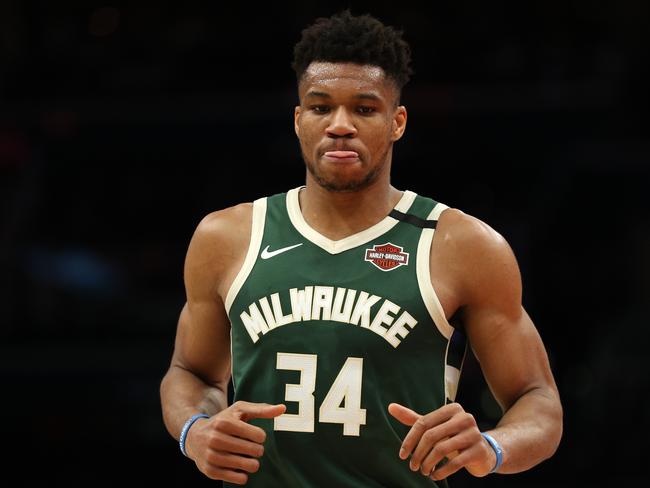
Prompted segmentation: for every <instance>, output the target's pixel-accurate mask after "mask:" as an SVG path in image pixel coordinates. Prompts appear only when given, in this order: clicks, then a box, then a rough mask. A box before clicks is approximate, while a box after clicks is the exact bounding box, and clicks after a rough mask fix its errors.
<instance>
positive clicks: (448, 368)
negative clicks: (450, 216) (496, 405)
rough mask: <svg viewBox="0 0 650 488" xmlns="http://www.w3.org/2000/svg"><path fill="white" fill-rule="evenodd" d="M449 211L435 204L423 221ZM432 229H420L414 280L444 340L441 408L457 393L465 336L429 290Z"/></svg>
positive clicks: (465, 349) (464, 349) (446, 207)
mask: <svg viewBox="0 0 650 488" xmlns="http://www.w3.org/2000/svg"><path fill="white" fill-rule="evenodd" d="M448 208H449V207H448V206H447V205H444V204H442V203H438V204H436V206H435V207H433V210H432V211H431V213H430V214H429V215H428V217H427V220H435V221H438V219H439V218H440V215H441V214H442V212H444V211H445V210H447V209H448ZM434 233H435V228H433V229H432V228H425V229H422V234H421V236H420V242H419V243H418V254H417V277H418V286H419V287H420V293H421V295H422V300H423V301H424V304H425V305H426V307H427V310H428V311H429V314H430V315H431V318H432V319H433V323H434V324H435V325H436V328H437V329H438V331H439V332H440V333H441V334H442V335H443V336H444V337H445V338H446V339H447V347H446V350H445V364H444V367H445V370H444V371H445V372H444V378H443V382H444V388H445V404H447V403H449V402H453V401H455V400H456V393H457V392H458V383H459V381H460V375H461V372H462V369H463V363H464V361H465V355H466V354H467V341H466V339H465V334H464V333H463V332H462V331H460V330H458V329H455V328H454V327H452V326H451V325H450V324H449V321H448V320H447V317H446V316H445V311H444V309H443V308H442V304H441V303H440V299H439V298H438V295H437V294H436V291H435V289H434V288H433V283H432V282H431V270H430V261H431V259H430V258H431V243H432V241H433V234H434Z"/></svg>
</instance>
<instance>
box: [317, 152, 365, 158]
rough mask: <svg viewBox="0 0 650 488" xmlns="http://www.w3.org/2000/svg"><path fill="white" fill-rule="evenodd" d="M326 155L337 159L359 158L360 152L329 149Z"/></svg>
mask: <svg viewBox="0 0 650 488" xmlns="http://www.w3.org/2000/svg"><path fill="white" fill-rule="evenodd" d="M325 156H327V157H328V158H335V159H358V158H359V153H357V152H354V151H327V152H326V153H325Z"/></svg>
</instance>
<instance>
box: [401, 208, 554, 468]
mask: <svg viewBox="0 0 650 488" xmlns="http://www.w3.org/2000/svg"><path fill="white" fill-rule="evenodd" d="M439 224H440V225H439V226H438V230H437V231H436V239H438V245H437V249H436V252H438V254H439V255H438V256H437V261H436V266H439V267H440V268H443V270H442V271H439V270H436V271H437V272H439V273H440V276H442V278H443V279H442V280H441V284H442V285H444V286H441V288H442V290H438V291H439V292H440V291H442V296H443V298H444V302H445V303H446V304H447V311H449V310H451V311H452V312H453V311H458V314H459V316H460V317H461V319H462V321H463V325H464V327H465V330H466V332H467V334H468V336H469V340H470V344H471V345H472V348H473V350H474V352H475V354H476V356H477V358H478V360H479V362H480V363H481V368H482V370H483V373H484V375H485V378H486V380H487V382H488V385H489V386H490V389H491V390H492V392H493V393H494V395H495V398H496V399H497V401H498V402H499V404H500V405H501V407H502V409H503V410H504V415H503V417H502V419H501V420H500V422H499V424H498V425H497V427H496V428H495V429H493V430H491V431H489V432H488V433H489V434H490V435H492V437H494V438H495V439H496V440H497V442H499V444H500V445H501V447H502V449H503V453H504V455H503V464H502V465H501V467H500V468H499V470H498V472H500V473H515V472H519V471H523V470H526V469H529V468H530V467H532V466H534V465H536V464H538V463H540V462H541V461H543V460H544V459H546V458H548V457H550V456H551V455H552V454H553V453H554V452H555V450H556V449H557V446H558V444H559V441H560V437H561V434H562V406H561V404H560V399H559V394H558V391H557V387H556V385H555V381H554V380H553V375H552V373H551V370H550V366H549V363H548V357H547V355H546V351H545V349H544V345H543V343H542V340H541V338H540V336H539V334H538V333H537V330H536V329H535V326H534V325H533V323H532V321H531V319H530V317H529V316H528V314H527V313H526V312H525V311H524V309H523V307H522V303H521V292H522V290H521V277H520V274H519V267H518V265H517V262H516V259H515V257H514V255H513V253H512V250H511V249H510V247H509V246H508V244H507V242H506V241H505V240H504V239H503V237H501V236H500V235H499V234H498V233H496V232H495V231H494V230H492V229H491V228H490V227H489V226H487V225H485V224H484V223H482V222H480V221H479V220H477V219H475V218H473V217H470V216H468V215H465V214H463V213H462V212H459V211H457V210H447V211H446V212H445V213H444V214H443V218H441V219H440V223H439ZM432 262H433V261H432ZM432 266H433V267H434V268H435V267H436V266H434V265H433V264H432ZM439 294H440V293H439ZM449 315H451V314H449ZM389 411H390V413H391V414H392V415H393V416H395V417H396V418H397V419H398V420H400V422H402V423H404V424H406V425H410V426H412V427H411V430H410V431H409V433H408V434H407V436H406V437H405V439H404V441H403V443H402V448H403V450H402V451H401V453H400V457H401V458H402V459H406V458H407V457H408V456H409V455H411V460H410V466H411V469H413V470H419V471H420V472H421V473H422V474H424V475H425V476H431V477H432V478H433V479H442V478H446V477H447V476H449V475H450V474H452V473H454V472H456V471H457V470H459V469H461V468H465V469H467V470H468V471H469V472H470V473H472V474H473V475H475V476H485V475H486V474H488V473H489V472H490V470H491V469H492V468H493V467H494V466H495V462H496V456H495V453H494V451H493V450H492V448H491V447H490V446H489V444H488V443H487V441H486V440H485V439H483V437H482V436H481V433H480V431H479V429H478V426H477V424H476V421H475V419H474V417H473V416H472V415H471V414H470V413H468V412H465V410H464V409H463V408H462V406H461V405H459V404H457V403H453V404H449V405H445V406H443V407H441V408H439V409H437V410H434V411H433V412H429V413H424V414H420V413H417V412H414V411H412V410H410V409H408V408H407V407H404V406H401V405H399V404H391V405H390V406H389ZM445 457H446V458H448V459H449V461H448V462H447V463H446V464H445V463H441V464H439V463H440V461H441V460H443V459H444V458H445Z"/></svg>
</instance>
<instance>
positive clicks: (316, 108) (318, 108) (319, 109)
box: [309, 105, 330, 114]
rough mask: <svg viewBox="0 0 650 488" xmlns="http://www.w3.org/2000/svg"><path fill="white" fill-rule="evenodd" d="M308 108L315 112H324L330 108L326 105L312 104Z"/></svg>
mask: <svg viewBox="0 0 650 488" xmlns="http://www.w3.org/2000/svg"><path fill="white" fill-rule="evenodd" d="M309 109H310V110H311V111H313V112H315V113H317V114H326V113H327V112H329V110H330V109H329V107H328V106H327V105H312V106H311V107H309Z"/></svg>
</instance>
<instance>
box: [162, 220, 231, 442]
mask: <svg viewBox="0 0 650 488" xmlns="http://www.w3.org/2000/svg"><path fill="white" fill-rule="evenodd" d="M220 224H221V222H220V216H219V215H218V214H213V215H210V216H208V217H206V218H205V219H203V221H202V222H201V223H200V224H199V226H198V227H197V229H196V231H195V233H194V236H193V237H192V240H191V242H190V245H189V248H188V251H187V256H186V260H185V271H184V281H185V290H186V295H187V303H186V304H185V306H184V307H183V310H182V312H181V314H180V318H179V321H178V328H177V331H176V341H175V345H174V354H173V356H172V360H171V365H170V367H169V371H168V372H167V374H166V375H165V377H164V378H163V381H162V383H161V387H160V394H161V402H162V408H163V418H164V421H165V425H166V427H167V430H168V431H169V432H170V434H171V435H172V436H174V437H175V438H176V439H178V437H179V436H180V431H181V428H182V426H183V423H184V422H185V421H186V420H187V419H188V418H189V417H190V416H191V415H193V414H195V413H198V412H203V413H207V414H208V415H213V414H215V413H217V412H219V411H221V410H223V409H224V408H226V406H227V394H228V381H229V378H230V336H229V334H230V329H229V328H230V325H229V323H228V317H227V315H226V312H225V310H224V306H223V300H222V299H221V297H220V296H219V293H218V289H217V283H218V282H219V279H220V278H221V276H222V275H223V273H224V272H225V270H226V269H227V268H226V263H224V262H223V259H222V258H220V257H219V256H218V255H216V252H215V249H218V248H219V244H220V238H219V234H220Z"/></svg>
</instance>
